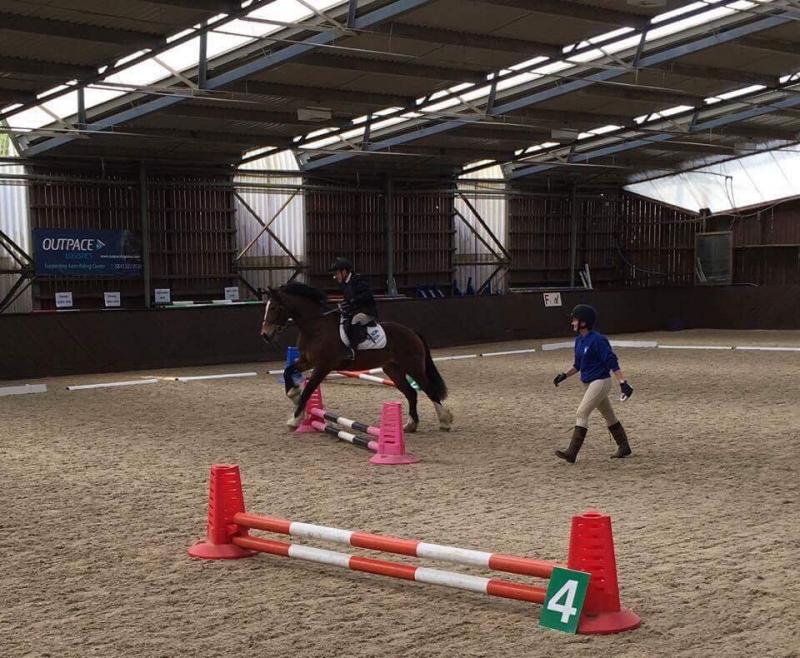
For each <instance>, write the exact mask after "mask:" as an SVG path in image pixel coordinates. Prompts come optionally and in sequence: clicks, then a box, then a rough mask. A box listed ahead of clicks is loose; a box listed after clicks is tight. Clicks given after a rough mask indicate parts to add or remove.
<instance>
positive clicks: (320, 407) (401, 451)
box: [295, 386, 419, 466]
mask: <svg viewBox="0 0 800 658" xmlns="http://www.w3.org/2000/svg"><path fill="white" fill-rule="evenodd" d="M321 421H323V422H321ZM324 421H327V422H324ZM328 423H334V424H336V425H341V426H342V427H344V428H347V429H350V430H354V431H356V432H363V433H364V434H367V435H368V436H372V437H375V439H377V440H370V439H368V438H365V437H363V436H359V435H357V434H352V433H350V432H346V431H344V430H342V429H340V428H338V427H333V425H330V424H328ZM295 432H296V433H300V434H304V433H309V432H324V433H325V434H328V435H330V436H335V437H336V438H337V439H341V440H342V441H345V442H347V443H350V444H351V445H355V446H358V447H360V448H366V449H367V450H371V451H372V452H374V453H375V454H374V455H373V456H372V457H370V460H369V462H370V464H378V465H381V466H399V465H401V464H415V463H417V462H418V461H419V458H418V457H417V456H416V455H412V454H411V453H410V452H406V443H405V436H404V434H403V408H402V405H401V404H400V403H399V402H384V403H383V408H382V410H381V422H380V427H376V426H374V425H367V424H366V423H360V422H359V421H357V420H351V419H350V418H345V417H344V416H340V415H339V414H335V413H333V412H331V411H328V410H327V409H325V405H324V403H323V402H322V387H321V386H318V387H317V388H316V390H315V391H314V393H313V394H312V395H311V397H310V398H309V399H308V403H307V404H306V414H305V417H304V418H303V422H302V423H300V426H299V427H298V428H297V429H296V430H295Z"/></svg>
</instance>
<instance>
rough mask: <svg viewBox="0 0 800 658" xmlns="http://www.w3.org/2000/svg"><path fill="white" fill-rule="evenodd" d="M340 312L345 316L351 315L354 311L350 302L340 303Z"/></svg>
mask: <svg viewBox="0 0 800 658" xmlns="http://www.w3.org/2000/svg"><path fill="white" fill-rule="evenodd" d="M339 310H340V311H341V312H342V313H344V314H345V315H350V312H351V311H352V310H353V307H352V306H351V305H350V302H348V301H343V302H340V304H339Z"/></svg>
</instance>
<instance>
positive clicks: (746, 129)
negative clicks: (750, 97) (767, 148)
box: [713, 125, 800, 142]
mask: <svg viewBox="0 0 800 658" xmlns="http://www.w3.org/2000/svg"><path fill="white" fill-rule="evenodd" d="M713 134H715V135H718V136H719V135H722V136H727V137H746V138H748V139H767V140H785V141H787V142H790V141H793V140H795V139H797V138H798V136H800V128H798V129H796V130H787V129H785V128H779V127H777V126H753V125H733V126H726V127H725V128H724V130H722V131H715V132H714V133H713Z"/></svg>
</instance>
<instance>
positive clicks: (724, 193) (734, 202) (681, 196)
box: [625, 145, 800, 213]
mask: <svg viewBox="0 0 800 658" xmlns="http://www.w3.org/2000/svg"><path fill="white" fill-rule="evenodd" d="M798 181H800V145H793V146H787V147H783V148H781V149H779V150H773V151H766V152H763V153H757V154H755V155H748V156H744V157H742V158H737V159H735V160H728V161H727V162H720V163H717V164H712V165H708V166H705V167H701V168H699V169H697V170H694V171H690V172H686V173H682V174H675V175H672V176H665V177H663V178H656V179H653V180H646V181H640V182H637V183H632V184H631V185H627V186H626V187H625V189H626V190H627V191H629V192H633V193H634V194H639V195H641V196H645V197H648V198H650V199H654V200H656V201H660V202H662V203H667V204H669V205H671V206H677V207H679V208H685V209H687V210H691V211H694V212H698V211H700V209H701V208H708V209H710V210H711V212H712V213H720V212H727V211H730V210H734V209H741V208H748V207H752V206H759V205H765V204H768V203H771V202H774V201H778V200H780V199H786V198H789V197H795V196H798V195H800V185H798Z"/></svg>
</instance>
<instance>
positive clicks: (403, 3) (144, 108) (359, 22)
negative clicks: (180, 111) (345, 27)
mask: <svg viewBox="0 0 800 658" xmlns="http://www.w3.org/2000/svg"><path fill="white" fill-rule="evenodd" d="M429 2H430V0H394V2H391V3H389V4H388V5H384V6H383V7H381V8H380V9H376V10H374V11H371V12H369V13H367V14H365V15H363V16H359V17H357V18H356V19H355V21H354V24H353V27H354V29H356V30H366V29H372V28H373V27H374V26H376V25H379V24H380V23H383V22H385V21H390V20H392V19H394V18H396V17H397V16H400V15H402V14H404V13H405V12H408V11H411V10H412V9H417V8H418V7H422V6H424V5H426V4H428V3H429ZM340 37H341V30H339V29H338V28H337V29H332V30H328V31H327V32H321V33H319V34H315V35H313V36H310V37H308V38H307V39H304V40H303V41H301V42H299V43H293V44H292V45H290V46H286V47H285V48H281V49H279V50H276V51H274V52H265V53H264V54H263V55H261V56H260V57H256V58H255V59H253V60H251V61H249V62H247V63H245V64H241V65H239V66H236V67H234V68H232V69H230V70H229V71H226V72H225V73H221V74H219V75H216V76H214V77H213V78H210V79H209V80H208V83H207V84H206V89H210V90H215V89H222V88H223V87H225V86H227V85H230V84H232V83H235V82H238V81H241V80H244V79H246V78H247V77H249V76H253V75H256V74H258V73H261V72H263V71H266V70H268V69H271V68H274V67H276V66H279V65H281V64H284V63H286V62H291V61H293V60H295V59H297V58H298V57H301V56H302V55H306V54H308V53H309V52H310V51H312V50H315V49H316V48H317V47H318V46H321V45H328V44H332V43H333V42H335V41H336V40H337V39H339V38H340ZM185 100H186V97H185V96H180V95H176V96H161V97H159V98H156V99H153V100H151V101H147V102H146V103H142V104H141V105H139V106H137V107H134V108H129V109H126V110H121V111H118V112H116V113H115V114H111V115H110V116H108V117H105V118H103V119H99V120H97V121H94V122H92V123H91V124H89V125H88V126H87V129H89V130H92V131H101V130H106V129H108V128H112V127H114V126H118V125H121V124H124V123H126V122H128V121H132V120H134V119H137V118H139V117H142V116H145V115H147V114H150V113H152V112H156V111H158V110H162V109H164V108H167V107H172V106H173V105H177V104H179V103H181V102H183V101H185ZM74 139H76V136H75V135H62V136H59V137H54V138H52V139H48V140H46V141H43V142H41V143H38V144H34V145H32V146H29V147H28V148H27V149H25V153H24V154H23V155H26V156H34V155H38V154H41V153H45V152H47V151H50V150H52V149H54V148H56V147H58V146H61V145H62V144H67V143H68V142H71V141H73V140H74Z"/></svg>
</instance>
